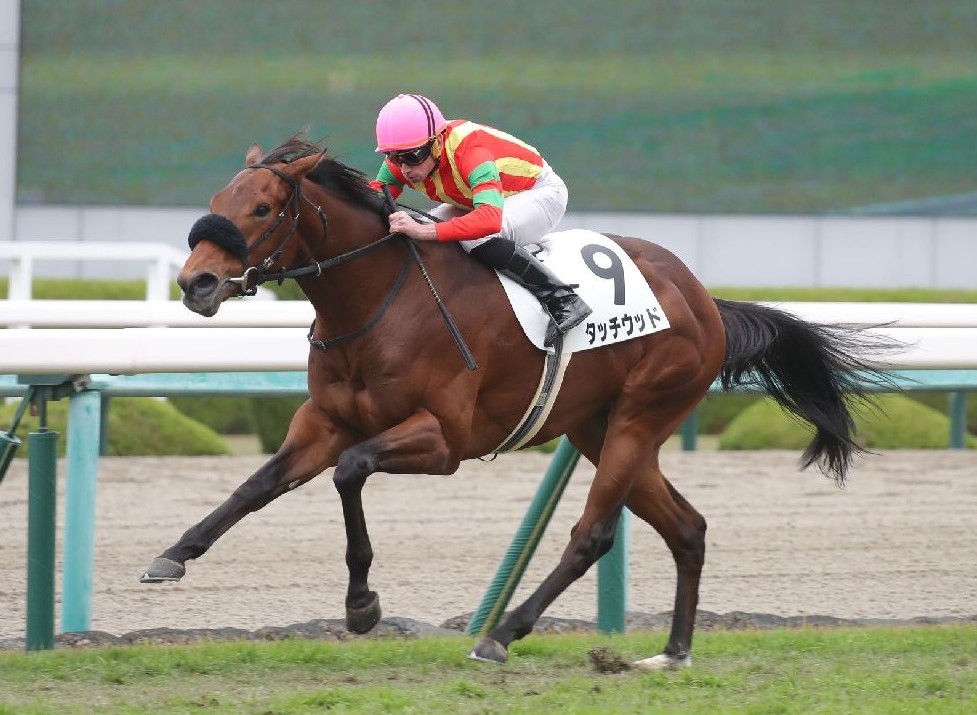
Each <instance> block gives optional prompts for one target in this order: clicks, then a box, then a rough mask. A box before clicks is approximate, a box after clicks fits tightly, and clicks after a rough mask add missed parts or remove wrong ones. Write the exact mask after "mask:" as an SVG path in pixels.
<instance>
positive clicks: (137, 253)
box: [0, 241, 187, 301]
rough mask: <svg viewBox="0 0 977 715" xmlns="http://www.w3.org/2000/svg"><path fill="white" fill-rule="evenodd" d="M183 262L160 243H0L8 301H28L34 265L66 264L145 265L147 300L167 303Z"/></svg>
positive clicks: (182, 256) (176, 252)
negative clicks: (7, 274)
mask: <svg viewBox="0 0 977 715" xmlns="http://www.w3.org/2000/svg"><path fill="white" fill-rule="evenodd" d="M186 259H187V254H186V253H185V252H182V251H179V250H177V249H176V248H174V247H173V246H167V245H166V244H163V243H108V242H81V241H0V260H5V261H9V262H10V284H9V287H8V291H7V295H8V298H9V299H11V300H29V299H30V298H31V296H32V295H33V283H34V275H35V264H36V263H39V262H41V261H47V262H53V261H59V262H62V261H66V260H71V261H99V262H105V263H118V262H120V261H126V262H133V261H138V262H140V263H145V264H146V272H145V274H144V275H145V278H146V300H152V301H163V300H169V299H170V285H171V283H172V282H173V279H174V278H175V277H176V274H177V272H178V271H179V270H180V267H181V266H182V265H183V263H184V262H185V261H186Z"/></svg>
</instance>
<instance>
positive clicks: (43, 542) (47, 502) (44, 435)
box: [26, 403, 58, 651]
mask: <svg viewBox="0 0 977 715" xmlns="http://www.w3.org/2000/svg"><path fill="white" fill-rule="evenodd" d="M41 411H42V421H41V424H42V426H41V428H40V429H39V430H38V431H37V432H31V433H30V434H29V435H28V436H27V448H28V458H27V461H28V467H27V469H28V496H27V642H26V647H27V650H29V651H30V650H49V649H51V648H53V647H54V541H55V523H56V514H57V503H58V499H57V474H58V433H57V432H53V431H51V430H49V429H47V427H46V424H45V422H46V420H45V419H44V417H43V411H44V407H43V403H42V407H41Z"/></svg>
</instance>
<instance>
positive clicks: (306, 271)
mask: <svg viewBox="0 0 977 715" xmlns="http://www.w3.org/2000/svg"><path fill="white" fill-rule="evenodd" d="M246 168H248V169H267V170H268V171H270V172H272V173H273V174H275V175H276V176H277V177H278V178H279V179H281V180H282V181H284V182H285V183H286V184H288V185H289V186H290V187H291V189H292V193H291V195H290V196H289V198H288V200H287V201H286V202H285V206H284V207H283V208H282V210H281V211H280V212H279V214H278V217H277V219H276V220H275V222H274V223H273V224H272V225H271V226H270V227H269V228H268V230H267V231H265V232H264V234H262V236H261V238H259V239H258V240H257V241H256V242H255V243H254V245H253V246H250V247H243V248H244V250H243V251H242V250H241V248H242V247H241V246H238V245H236V243H235V239H236V237H233V236H232V237H227V236H225V237H224V240H223V242H219V243H221V245H225V247H228V248H229V249H231V250H232V251H233V252H236V253H237V254H238V255H239V257H243V258H245V259H246V257H247V254H249V253H250V252H251V251H253V250H254V249H255V248H257V247H258V246H260V245H261V244H262V243H264V242H265V241H266V240H267V239H268V238H269V237H270V236H272V235H273V234H274V233H275V232H276V231H277V230H278V228H279V227H280V226H281V225H282V222H283V221H284V220H285V218H286V216H287V214H288V211H289V209H291V210H292V212H293V214H294V217H293V218H292V225H291V227H290V228H289V230H288V233H287V234H285V238H283V239H282V242H281V243H280V244H279V245H278V247H277V248H276V249H275V250H274V251H273V252H272V254H271V255H269V256H268V257H267V258H265V259H264V260H263V261H262V262H261V264H260V265H258V266H247V261H246V260H242V262H243V263H244V264H245V266H246V268H245V270H244V274H243V275H241V276H240V277H239V278H229V279H228V282H229V283H234V284H235V285H237V286H238V287H239V289H240V291H241V295H242V296H249V295H254V294H255V293H256V292H257V289H258V286H260V285H261V284H263V283H267V282H269V281H276V282H277V283H278V284H279V285H281V284H282V283H283V282H284V281H285V280H286V279H287V278H292V279H295V278H301V277H303V276H310V275H313V274H314V275H316V276H321V275H322V272H323V271H324V270H326V269H328V268H333V267H335V266H339V265H342V264H343V263H346V262H347V261H351V260H353V259H354V258H357V257H359V256H361V255H363V254H364V253H367V252H368V251H372V250H373V249H374V248H377V247H379V246H381V245H383V244H385V243H387V242H388V241H390V240H391V239H394V238H400V239H402V240H403V241H404V243H405V244H406V245H407V248H408V253H407V258H406V260H405V261H404V265H403V266H402V267H401V269H400V273H399V274H398V275H397V278H396V279H395V281H394V284H393V286H391V288H390V291H389V292H388V293H387V296H386V298H384V300H383V302H382V303H381V304H380V306H379V307H378V308H377V310H376V311H375V312H374V314H373V316H372V317H371V318H370V320H368V321H367V322H366V323H365V324H364V325H362V326H361V327H359V328H357V329H356V330H354V331H353V332H351V333H347V334H345V335H341V336H339V337H336V338H329V339H327V340H319V339H317V338H314V337H313V333H314V332H315V320H313V321H312V325H311V326H309V334H308V336H307V338H308V341H309V345H311V346H312V347H314V348H316V349H318V350H328V349H329V348H331V347H334V346H336V345H341V344H343V343H347V342H349V341H351V340H355V339H356V338H358V337H360V336H361V335H364V334H365V333H367V332H369V331H370V330H372V329H373V327H374V326H375V325H376V324H377V323H379V322H380V319H381V318H383V316H384V315H385V314H386V312H387V310H388V309H389V308H390V306H391V305H392V304H393V302H394V299H395V298H396V297H397V294H398V293H399V292H400V289H401V288H402V287H403V285H404V283H405V282H406V280H407V271H408V268H409V267H410V262H411V259H413V261H414V262H415V263H416V264H417V267H418V268H419V269H420V271H421V275H422V276H423V278H424V281H425V282H426V283H427V286H428V289H429V290H430V292H431V295H432V296H433V297H434V301H435V303H436V304H437V306H438V309H439V310H440V311H441V315H442V317H443V318H444V321H445V324H446V325H447V327H448V331H449V332H450V333H451V336H452V337H453V338H454V340H455V343H456V344H457V345H458V349H459V350H460V351H461V355H462V358H463V359H464V360H465V364H466V365H467V366H468V369H469V370H471V371H475V370H477V369H478V363H476V362H475V357H474V356H473V355H472V352H471V350H469V348H468V345H467V344H466V343H465V339H464V338H463V337H462V335H461V331H460V330H459V329H458V326H457V325H456V323H455V321H454V319H453V318H452V317H451V314H450V313H449V312H448V309H447V307H446V306H445V305H444V302H443V301H442V300H441V296H440V295H438V291H437V289H436V288H435V287H434V282H433V281H432V280H431V276H430V274H429V273H428V272H427V267H426V266H425V265H424V261H423V260H422V259H421V255H420V252H419V251H418V250H417V246H415V245H414V242H413V241H412V240H411V239H410V238H409V237H408V236H405V235H404V234H401V233H388V234H387V235H385V236H383V237H382V238H380V239H377V240H376V241H373V242H372V243H368V244H366V245H363V246H359V247H357V248H354V249H352V250H350V251H347V252H346V253H341V254H339V255H337V256H333V257H332V258H327V259H325V260H322V261H315V262H313V263H311V264H309V265H306V266H302V267H299V268H288V269H286V268H282V269H281V270H280V271H277V272H274V273H273V272H271V270H270V269H271V267H272V266H273V265H274V264H275V263H276V262H277V261H278V260H279V259H280V258H281V255H282V253H283V252H284V250H285V247H286V246H287V245H288V242H289V241H290V240H291V239H292V237H293V236H294V235H295V232H296V231H297V230H298V223H299V209H300V206H299V201H305V202H306V203H307V204H309V206H311V207H312V208H314V209H315V210H316V214H317V215H318V216H319V220H320V221H321V223H322V233H323V239H325V237H326V235H327V233H328V229H329V221H328V218H327V217H326V214H325V212H324V211H323V210H322V207H321V206H319V205H317V204H315V203H313V202H312V201H311V200H310V199H309V198H308V197H307V196H306V195H305V194H304V193H303V192H302V189H301V187H300V185H299V184H300V182H297V181H295V180H293V179H292V178H291V177H290V176H288V175H287V174H285V173H284V172H283V171H281V170H280V169H278V168H277V167H275V166H272V165H270V164H260V163H259V164H252V165H250V166H248V167H246ZM383 188H384V196H385V198H386V201H387V204H388V208H389V209H390V211H391V212H393V211H396V210H397V204H396V203H395V202H394V199H393V196H392V195H391V194H390V189H389V188H388V187H387V186H384V187H383ZM421 213H423V212H421ZM425 215H426V216H427V215H428V214H425ZM430 218H433V217H430ZM225 221H226V219H225ZM228 223H230V222H228ZM234 228H235V229H236V227H234ZM238 233H239V232H238ZM197 240H198V241H199V240H200V239H199V238H198V239H197ZM241 242H242V243H243V236H242V237H241ZM229 243H230V244H231V245H230V246H228V245H226V244H229ZM193 245H194V240H193V231H191V248H193Z"/></svg>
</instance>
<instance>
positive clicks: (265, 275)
mask: <svg viewBox="0 0 977 715" xmlns="http://www.w3.org/2000/svg"><path fill="white" fill-rule="evenodd" d="M247 168H248V169H267V170H268V171H270V172H272V173H273V174H275V176H277V177H278V178H279V179H281V180H282V181H283V182H285V183H286V184H287V185H288V186H289V188H290V189H291V193H290V194H289V197H288V199H287V200H286V201H285V205H284V206H283V207H282V210H281V211H280V212H279V213H278V216H277V218H276V219H275V222H274V223H273V224H272V225H271V226H269V227H268V230H267V231H265V232H264V233H263V234H262V235H261V237H260V238H259V239H258V240H257V241H255V242H254V244H253V245H252V246H249V247H247V249H246V251H247V253H246V255H247V254H250V253H251V252H252V251H254V250H255V249H257V248H258V247H259V246H260V245H261V244H262V243H264V242H265V241H266V240H267V239H268V238H270V237H271V236H273V235H274V234H275V232H276V231H277V230H278V228H279V227H280V226H281V225H282V223H283V222H284V221H285V219H286V217H287V215H288V212H289V210H291V213H292V214H293V215H292V224H291V226H289V229H288V233H286V234H285V237H284V238H283V239H282V241H281V243H279V244H278V248H276V249H275V250H274V251H273V252H272V253H271V254H270V255H269V256H268V257H267V258H265V259H264V260H263V261H262V262H261V263H260V264H259V265H257V266H250V267H249V266H248V261H247V260H245V261H243V263H244V266H245V270H244V274H243V275H242V276H241V277H239V278H228V279H227V282H228V283H234V284H236V285H237V286H238V287H239V289H240V291H241V295H242V296H250V295H254V294H255V292H256V291H257V289H258V286H259V285H261V284H262V283H267V282H269V281H272V280H274V281H277V282H278V284H279V285H281V284H282V283H284V282H285V279H286V278H301V277H302V276H308V275H312V274H315V275H317V276H321V275H322V271H323V270H325V269H326V268H331V267H333V266H338V265H340V264H342V263H345V262H346V261H349V260H351V259H353V258H356V257H357V256H359V255H360V254H362V253H366V252H367V251H370V250H372V249H374V248H376V247H377V246H379V245H381V244H383V243H386V242H387V241H388V240H389V239H391V238H393V237H394V235H395V234H387V235H386V236H384V237H383V238H381V239H380V240H378V241H374V242H372V243H368V244H366V245H365V246H360V247H359V248H354V249H353V250H352V251H347V252H346V253H341V254H339V255H338V256H335V257H333V258H328V259H326V260H323V261H314V262H313V263H310V264H308V265H306V266H302V267H300V268H291V269H286V268H284V267H283V268H282V269H281V270H279V271H277V272H275V273H273V272H272V271H271V267H272V266H274V265H275V264H276V263H277V262H278V261H279V260H280V259H281V256H282V253H284V252H285V249H286V248H287V247H288V244H289V242H290V241H291V240H292V237H293V236H294V235H295V232H296V230H297V229H298V225H299V209H300V208H301V207H300V203H299V202H301V201H304V202H305V203H307V204H308V205H309V206H311V207H312V208H313V209H315V211H316V215H317V216H318V217H319V221H320V222H321V223H322V238H323V241H325V240H326V238H327V237H328V233H329V219H328V218H327V217H326V214H325V212H324V211H323V210H322V207H321V206H319V205H318V204H316V203H313V202H312V200H311V199H309V197H308V196H306V195H305V193H304V192H303V191H302V187H301V181H296V180H295V179H293V178H292V177H291V176H289V175H288V174H286V173H285V172H284V171H282V170H281V169H279V168H278V167H276V166H272V165H271V164H251V165H250V166H248V167H247ZM238 233H240V231H238ZM242 240H243V236H242ZM191 248H193V247H192V246H191ZM403 272H405V273H406V269H405V270H404V271H403Z"/></svg>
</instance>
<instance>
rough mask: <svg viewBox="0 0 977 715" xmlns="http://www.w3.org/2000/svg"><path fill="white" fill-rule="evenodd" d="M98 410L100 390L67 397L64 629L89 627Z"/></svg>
mask: <svg viewBox="0 0 977 715" xmlns="http://www.w3.org/2000/svg"><path fill="white" fill-rule="evenodd" d="M101 413H102V395H101V393H100V392H99V391H98V390H84V391H82V392H78V393H76V394H74V395H72V396H71V398H70V399H69V400H68V448H67V458H66V462H67V468H66V477H65V515H64V569H63V572H62V575H61V578H62V594H63V597H62V599H61V602H62V607H61V630H62V632H64V633H76V632H78V631H87V630H90V629H91V622H92V582H93V578H94V577H93V572H94V561H95V557H94V554H95V496H96V491H97V487H98V458H99V452H100V450H99V442H100V440H99V433H100V432H101V424H102V417H101Z"/></svg>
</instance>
